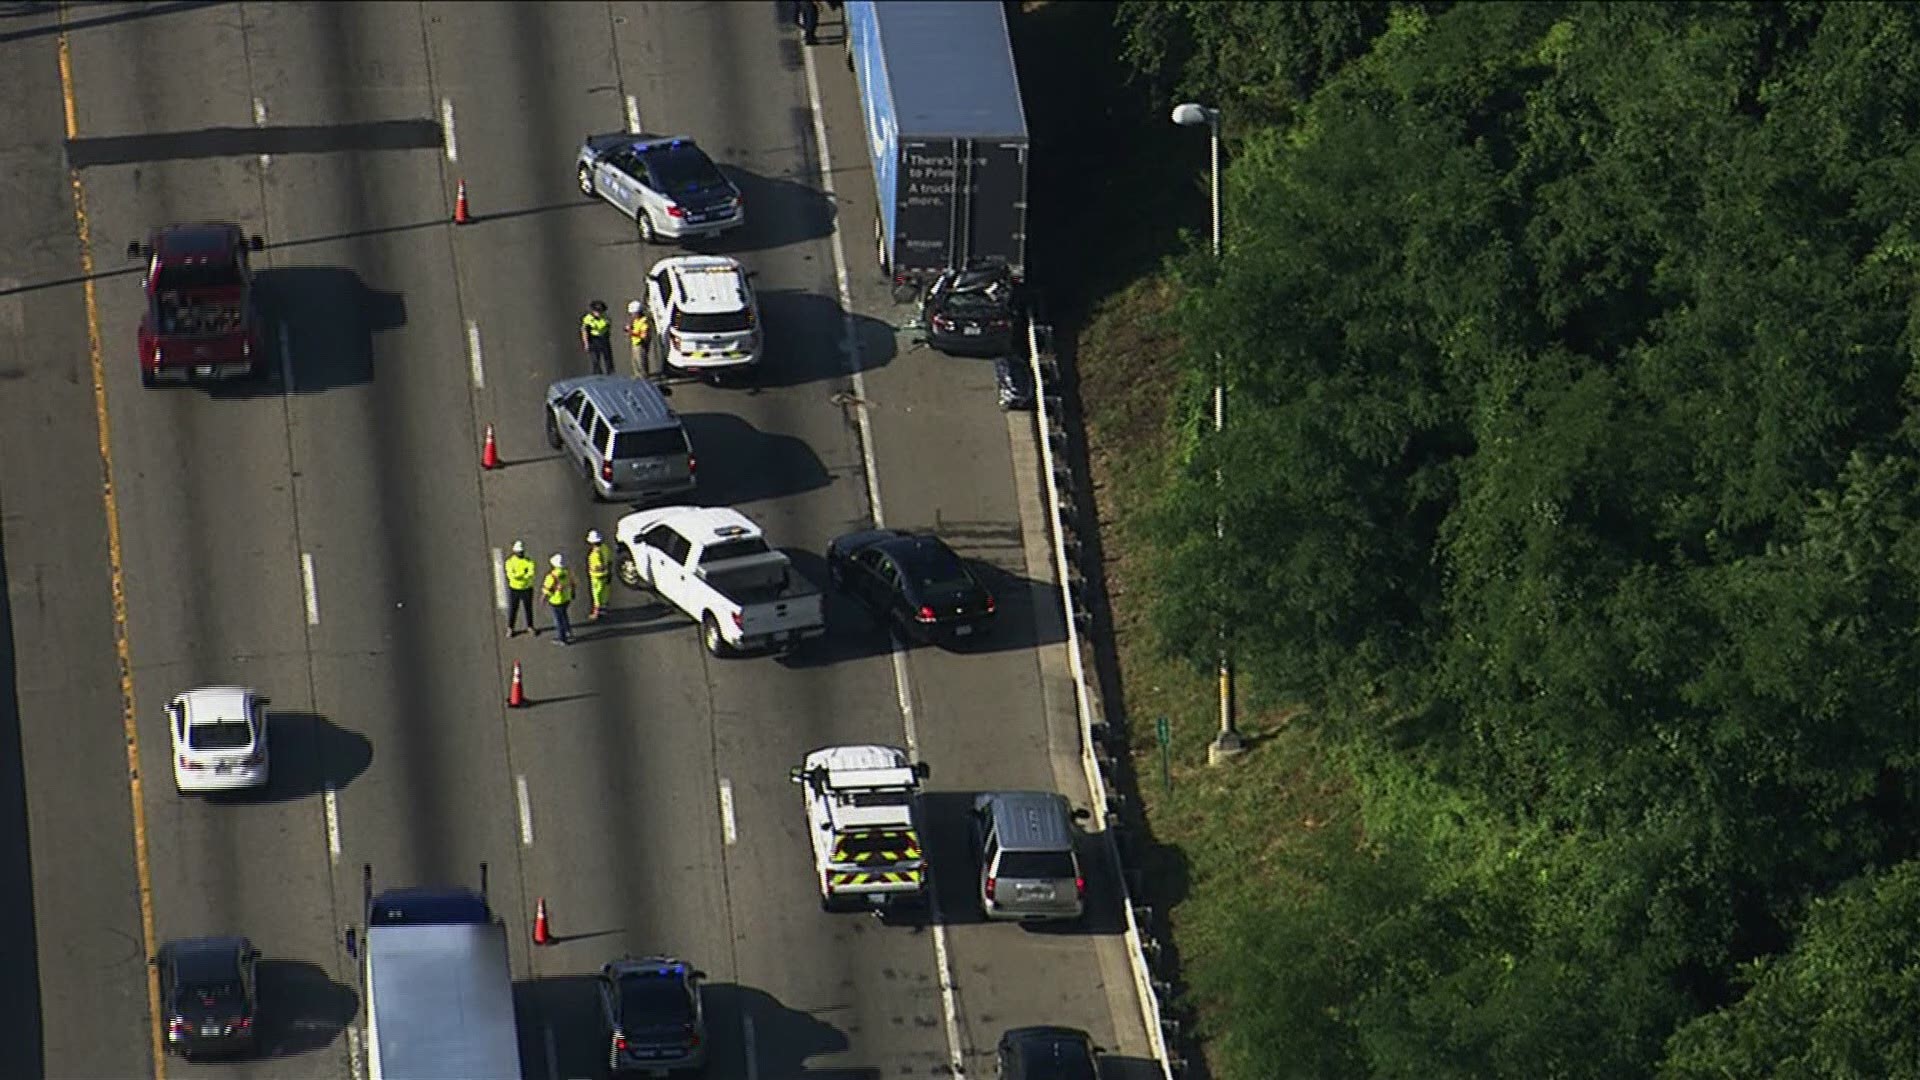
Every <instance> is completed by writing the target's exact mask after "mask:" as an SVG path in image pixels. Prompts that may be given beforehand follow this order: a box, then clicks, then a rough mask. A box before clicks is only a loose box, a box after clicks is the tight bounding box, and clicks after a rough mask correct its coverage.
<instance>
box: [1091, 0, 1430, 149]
mask: <svg viewBox="0 0 1920 1080" xmlns="http://www.w3.org/2000/svg"><path fill="white" fill-rule="evenodd" d="M1423 6H1431V7H1441V6H1444V5H1439V4H1435V5H1423ZM1394 7H1395V5H1394V4H1391V3H1387V2H1384V0H1360V2H1344V3H1333V2H1329V0H1307V2H1291V3H1290V2H1285V0H1242V2H1238V3H1231V4H1223V3H1217V2H1215V0H1121V3H1120V6H1119V11H1118V18H1117V21H1118V23H1119V25H1120V27H1121V29H1122V31H1123V32H1124V34H1125V42H1126V47H1125V50H1124V57H1125V59H1126V60H1127V62H1128V63H1129V64H1130V65H1131V66H1132V67H1133V70H1134V71H1135V72H1136V73H1137V74H1138V75H1140V76H1141V77H1143V78H1144V79H1146V81H1147V82H1148V83H1149V84H1150V85H1152V86H1153V87H1154V88H1155V89H1156V91H1157V93H1158V95H1159V96H1161V97H1163V98H1167V97H1171V96H1178V97H1183V98H1184V97H1197V98H1200V99H1201V100H1203V101H1207V102H1209V103H1211V104H1215V105H1220V106H1224V107H1226V108H1228V109H1229V110H1230V111H1232V112H1233V113H1235V114H1236V117H1237V119H1238V120H1239V121H1241V122H1244V123H1246V124H1247V125H1248V126H1250V127H1251V126H1258V125H1259V124H1262V123H1269V122H1275V121H1278V120H1281V119H1283V118H1284V117H1285V116H1286V115H1287V114H1288V113H1289V112H1290V111H1291V110H1292V109H1293V108H1294V107H1295V106H1297V105H1299V104H1300V103H1301V102H1304V101H1305V100H1306V99H1307V98H1309V97H1311V96H1312V94H1313V92H1314V90H1316V89H1318V88H1319V86H1320V85H1321V84H1322V83H1324V82H1326V80H1327V79H1328V78H1329V77H1331V76H1332V75H1333V74H1334V73H1335V72H1337V71H1339V70H1340V68H1341V67H1342V66H1343V65H1345V64H1346V63H1347V62H1348V61H1349V60H1352V59H1354V58H1355V57H1358V56H1360V55H1362V54H1364V53H1365V52H1366V50H1367V48H1368V46H1369V45H1370V44H1371V42H1372V40H1373V39H1374V38H1375V37H1376V36H1378V35H1379V33H1380V32H1381V30H1382V29H1384V28H1385V26H1386V20H1387V15H1388V12H1389V11H1391V10H1392V9H1393V8H1394Z"/></svg>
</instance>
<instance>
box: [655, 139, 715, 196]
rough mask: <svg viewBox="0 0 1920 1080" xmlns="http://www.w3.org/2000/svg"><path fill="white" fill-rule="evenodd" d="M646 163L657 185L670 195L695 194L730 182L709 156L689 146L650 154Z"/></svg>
mask: <svg viewBox="0 0 1920 1080" xmlns="http://www.w3.org/2000/svg"><path fill="white" fill-rule="evenodd" d="M646 162H647V169H648V171H649V172H651V173H652V174H653V182H654V184H655V186H657V187H658V188H659V189H660V190H661V191H664V192H666V193H668V194H669V195H682V194H691V193H693V192H696V191H701V190H704V189H706V188H711V187H718V186H721V185H724V184H725V183H726V182H727V180H726V177H724V176H721V175H720V170H719V169H717V168H715V167H714V164H713V162H712V160H711V159H709V158H708V157H707V155H706V154H704V153H702V152H701V151H699V150H695V149H692V148H689V147H679V148H676V149H669V150H654V151H650V152H648V154H647V155H646Z"/></svg>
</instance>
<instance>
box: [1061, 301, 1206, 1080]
mask: <svg viewBox="0 0 1920 1080" xmlns="http://www.w3.org/2000/svg"><path fill="white" fill-rule="evenodd" d="M1052 339H1053V332H1052V327H1049V326H1046V325H1044V324H1040V323H1036V322H1034V321H1032V320H1028V322H1027V363H1028V365H1029V366H1030V368H1031V369H1032V373H1033V402H1034V410H1035V412H1036V414H1037V415H1038V418H1039V424H1038V429H1039V443H1040V464H1041V470H1040V471H1041V473H1042V475H1043V476H1044V477H1045V479H1046V484H1047V498H1046V505H1047V516H1048V521H1047V527H1048V531H1049V532H1050V533H1052V537H1051V539H1052V541H1053V544H1052V547H1053V559H1054V571H1055V573H1056V575H1057V576H1058V578H1059V582H1060V608H1061V614H1062V616H1063V617H1064V621H1065V623H1066V630H1067V662H1068V664H1069V666H1070V667H1071V669H1072V675H1073V694H1074V705H1075V709H1076V711H1077V713H1078V715H1079V718H1080V765H1081V768H1082V769H1083V770H1085V772H1086V774H1087V789H1088V790H1089V791H1091V792H1092V793H1093V803H1094V805H1095V806H1099V807H1111V806H1114V805H1116V804H1115V802H1114V800H1113V798H1112V797H1111V795H1110V793H1109V792H1108V790H1107V778H1106V776H1105V774H1104V772H1103V770H1102V769H1101V768H1100V760H1099V754H1098V752H1097V748H1098V746H1099V744H1100V736H1101V735H1103V734H1104V733H1106V732H1109V731H1116V730H1118V729H1117V728H1115V727H1113V726H1112V725H1109V724H1108V723H1107V720H1106V716H1105V714H1104V710H1103V709H1102V708H1101V705H1100V703H1099V702H1098V700H1097V699H1096V697H1095V695H1094V691H1093V685H1092V682H1091V681H1090V680H1089V679H1088V677H1087V668H1088V663H1087V658H1088V646H1087V642H1086V630H1087V628H1088V626H1090V620H1088V622H1087V623H1084V624H1083V622H1082V619H1083V617H1084V613H1086V612H1090V611H1091V610H1092V604H1091V603H1089V602H1087V600H1086V598H1083V597H1081V596H1079V595H1077V593H1078V592H1079V590H1080V589H1081V588H1082V587H1083V583H1084V581H1085V575H1083V574H1082V573H1080V572H1079V569H1078V568H1077V567H1076V566H1075V565H1074V561H1073V560H1072V559H1070V558H1069V557H1068V555H1067V550H1068V537H1067V528H1068V527H1067V522H1066V517H1067V514H1068V512H1070V511H1071V510H1072V507H1073V505H1074V504H1073V496H1072V494H1071V493H1070V492H1068V491H1067V490H1065V487H1064V485H1063V483H1062V480H1063V478H1066V479H1070V478H1071V476H1072V464H1071V463H1070V462H1069V461H1068V460H1066V458H1065V453H1064V451H1065V448H1066V446H1067V441H1068V440H1067V432H1066V429H1065V428H1064V427H1063V426H1061V422H1060V410H1059V403H1060V398H1059V397H1058V389H1059V387H1058V381H1057V380H1058V373H1057V370H1053V371H1050V370H1048V369H1050V368H1057V357H1056V356H1055V354H1054V352H1053V346H1052ZM1080 546H1081V545H1078V544H1075V545H1074V547H1075V548H1076V549H1078V548H1079V547H1080ZM1114 832H1115V830H1114V829H1113V828H1112V827H1111V826H1109V827H1107V828H1104V829H1102V830H1101V833H1100V835H1101V836H1102V837H1104V838H1105V842H1106V845H1107V855H1108V857H1109V858H1111V859H1112V860H1113V865H1114V866H1115V867H1117V868H1118V869H1119V870H1120V874H1119V880H1120V887H1121V889H1122V890H1123V891H1126V895H1125V896H1122V897H1121V908H1122V910H1124V911H1125V912H1126V918H1127V964H1128V967H1129V968H1130V969H1131V970H1132V971H1133V982H1134V990H1135V992H1136V993H1137V994H1138V996H1139V1000H1140V1012H1141V1014H1142V1015H1141V1020H1142V1021H1143V1022H1144V1023H1145V1024H1146V1028H1147V1039H1148V1042H1149V1044H1150V1045H1151V1046H1152V1047H1153V1057H1154V1060H1155V1061H1156V1062H1158V1063H1159V1065H1160V1071H1161V1074H1162V1075H1163V1076H1164V1077H1165V1078H1166V1080H1175V1062H1176V1061H1177V1060H1178V1055H1177V1054H1175V1053H1173V1052H1172V1049H1171V1048H1170V1047H1169V1046H1168V1042H1169V1041H1170V1040H1169V1039H1168V1036H1167V1032H1168V1030H1169V1026H1170V1025H1171V1028H1172V1030H1174V1031H1178V1029H1179V1025H1178V1024H1177V1023H1174V1022H1172V1021H1168V1020H1167V1019H1166V1017H1165V1015H1164V1014H1163V1012H1162V1009H1161V1005H1160V996H1161V993H1160V992H1161V990H1162V989H1163V988H1165V987H1166V985H1167V984H1166V983H1164V982H1161V981H1160V980H1158V979H1156V978H1154V975H1153V970H1152V968H1151V966H1150V963H1149V957H1148V955H1147V953H1148V949H1149V947H1151V948H1152V950H1153V951H1154V952H1155V953H1158V952H1159V943H1158V942H1150V941H1149V939H1148V938H1147V937H1146V936H1145V933H1144V931H1143V930H1142V928H1141V921H1140V919H1139V918H1138V917H1137V915H1136V913H1135V908H1134V897H1133V895H1132V891H1131V890H1130V889H1129V888H1128V885H1127V877H1128V875H1127V872H1126V865H1125V863H1124V862H1123V861H1122V859H1121V852H1120V846H1119V844H1118V843H1117V842H1116V841H1115V837H1114Z"/></svg>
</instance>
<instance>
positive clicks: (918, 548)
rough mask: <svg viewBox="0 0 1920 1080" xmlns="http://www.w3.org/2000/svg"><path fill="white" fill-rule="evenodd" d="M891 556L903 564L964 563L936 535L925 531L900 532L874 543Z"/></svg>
mask: <svg viewBox="0 0 1920 1080" xmlns="http://www.w3.org/2000/svg"><path fill="white" fill-rule="evenodd" d="M874 546H875V547H878V548H879V549H880V550H881V551H884V552H886V553H887V554H888V555H890V556H892V557H893V558H894V560H895V561H897V562H899V563H900V564H901V565H903V566H925V565H927V564H928V563H932V562H936V561H938V562H941V563H950V564H958V565H964V563H962V562H961V559H960V556H959V555H956V554H955V553H954V551H953V549H952V548H949V547H948V546H947V545H946V544H945V543H944V542H942V541H941V539H940V538H939V537H937V536H929V535H927V534H925V533H900V534H896V535H894V536H890V537H888V538H887V539H885V540H882V541H880V542H879V543H878V544H876V545H874Z"/></svg>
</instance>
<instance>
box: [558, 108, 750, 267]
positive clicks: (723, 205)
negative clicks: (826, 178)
mask: <svg viewBox="0 0 1920 1080" xmlns="http://www.w3.org/2000/svg"><path fill="white" fill-rule="evenodd" d="M574 180H575V182H576V183H578V184H579V185H580V194H582V195H585V196H586V197H587V198H589V199H594V198H600V199H605V200H607V201H608V202H610V203H612V204H613V205H615V206H617V207H619V208H620V210H621V212H622V213H624V214H626V215H627V216H628V217H630V218H632V219H633V221H634V225H635V227H637V228H638V229H639V230H640V239H641V240H642V241H644V242H646V243H649V244H657V243H660V242H662V241H666V240H689V239H692V238H694V237H698V236H714V235H717V234H719V233H722V232H725V231H727V230H728V229H735V228H739V227H740V226H741V225H742V224H744V223H745V222H746V220H747V214H746V209H745V206H744V204H743V203H742V201H741V198H740V190H739V189H738V188H736V187H734V186H733V182H732V181H731V180H728V179H727V178H726V177H725V176H724V175H722V174H721V172H720V170H719V169H718V168H717V167H716V166H715V165H714V164H713V159H712V158H709V157H708V156H707V154H706V151H704V150H702V149H700V147H699V146H697V145H695V144H694V141H693V140H692V139H682V138H671V139H663V138H660V137H658V136H654V135H628V134H625V133H615V134H611V135H589V136H587V137H586V139H585V141H583V142H582V143H581V144H580V154H579V157H578V159H577V161H576V163H575V165H574Z"/></svg>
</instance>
